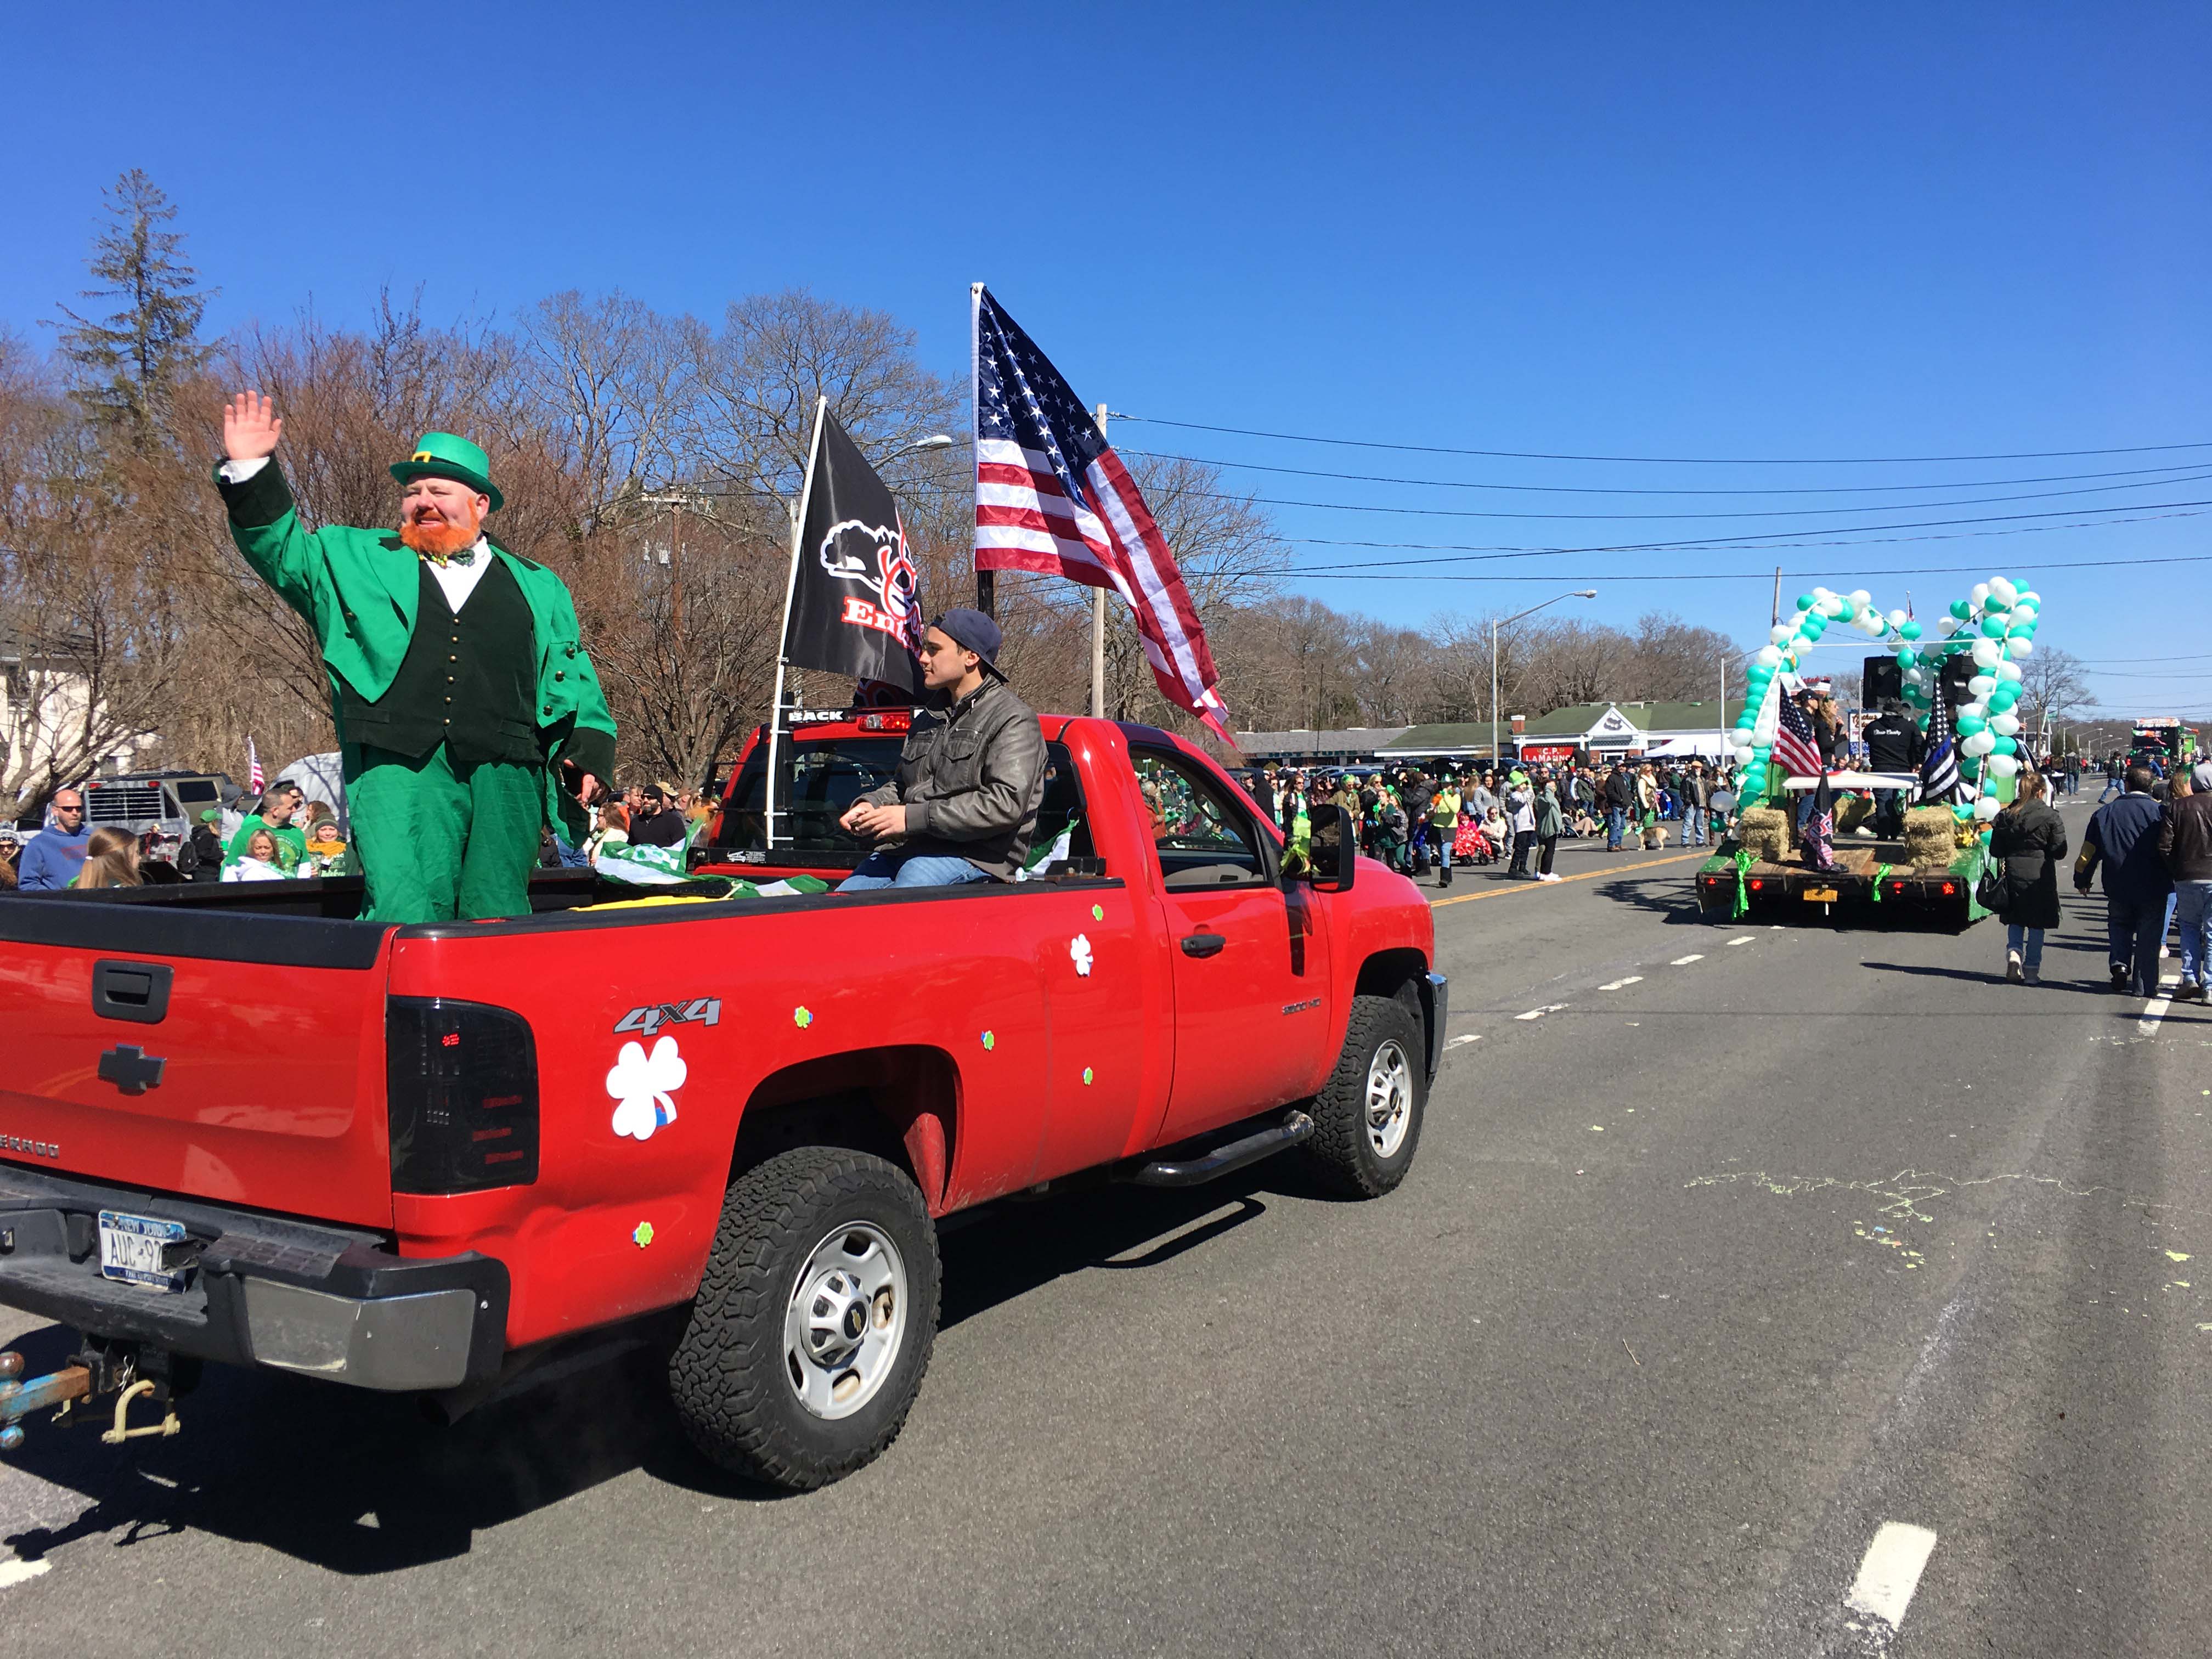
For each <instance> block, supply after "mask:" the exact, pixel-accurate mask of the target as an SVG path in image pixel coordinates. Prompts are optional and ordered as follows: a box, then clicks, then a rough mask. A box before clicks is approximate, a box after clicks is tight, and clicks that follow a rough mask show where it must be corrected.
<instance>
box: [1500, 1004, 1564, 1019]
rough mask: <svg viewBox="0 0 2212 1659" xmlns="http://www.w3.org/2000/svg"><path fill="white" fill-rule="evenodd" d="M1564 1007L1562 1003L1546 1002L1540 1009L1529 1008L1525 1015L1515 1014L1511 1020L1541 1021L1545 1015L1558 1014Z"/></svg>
mask: <svg viewBox="0 0 2212 1659" xmlns="http://www.w3.org/2000/svg"><path fill="white" fill-rule="evenodd" d="M1565 1006H1567V1005H1566V1004H1565V1003H1564V1002H1547V1003H1546V1004H1545V1005H1544V1006H1542V1007H1541V1008H1531V1009H1530V1010H1529V1011H1528V1012H1527V1013H1525V1014H1516V1015H1514V1016H1513V1018H1516V1019H1541V1018H1543V1017H1544V1016H1545V1015H1547V1014H1556V1013H1558V1012H1559V1010H1560V1009H1562V1008H1564V1007H1565Z"/></svg>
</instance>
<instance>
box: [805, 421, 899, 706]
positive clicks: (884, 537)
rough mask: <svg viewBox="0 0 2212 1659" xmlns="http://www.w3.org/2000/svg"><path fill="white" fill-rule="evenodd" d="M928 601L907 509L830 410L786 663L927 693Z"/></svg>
mask: <svg viewBox="0 0 2212 1659" xmlns="http://www.w3.org/2000/svg"><path fill="white" fill-rule="evenodd" d="M921 630H922V617H921V595H920V593H919V592H916V589H915V572H914V558H913V556H912V555H911V554H910V553H909V552H908V549H907V544H906V526H905V525H904V524H903V523H902V521H901V520H900V518H899V510H898V503H897V502H896V501H893V500H892V499H891V492H890V489H889V488H888V487H887V486H886V485H885V484H884V481H883V480H882V479H881V478H879V477H877V476H876V473H875V469H874V468H872V467H871V466H870V465H868V463H867V461H866V459H864V458H863V457H862V456H861V454H860V447H859V446H858V445H856V444H854V441H852V439H850V438H849V437H848V436H846V435H845V428H843V427H842V426H840V425H838V424H837V421H836V416H833V415H831V414H830V413H829V410H827V409H826V408H825V409H823V410H822V412H821V418H820V420H819V421H818V422H817V425H816V427H815V432H814V448H813V453H812V454H811V456H810V458H809V459H808V463H807V485H806V512H805V522H804V524H803V525H802V526H801V527H800V530H799V553H798V557H797V559H796V561H795V562H793V568H792V573H791V598H790V601H789V604H788V605H787V608H786V610H785V612H784V619H783V660H784V661H785V662H787V663H789V664H791V665H793V666H794V667H798V668H819V669H822V670H824V671H827V672H829V673H832V674H844V675H848V676H850V677H851V678H854V679H856V680H859V681H860V682H861V683H862V690H864V691H871V688H870V687H869V685H868V682H871V681H872V682H875V683H876V688H877V689H875V690H872V692H871V695H873V696H876V697H878V699H879V700H883V701H905V702H915V701H918V700H919V699H920V697H921V660H920V658H919V656H918V654H917V653H919V651H920V649H921Z"/></svg>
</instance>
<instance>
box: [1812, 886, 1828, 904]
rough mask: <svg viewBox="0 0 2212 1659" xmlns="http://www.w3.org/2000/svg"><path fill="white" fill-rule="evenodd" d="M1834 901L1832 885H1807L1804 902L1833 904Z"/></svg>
mask: <svg viewBox="0 0 2212 1659" xmlns="http://www.w3.org/2000/svg"><path fill="white" fill-rule="evenodd" d="M1805 902H1806V903H1808V904H1833V903H1834V902H1836V890H1835V889H1834V888H1832V887H1808V888H1807V889H1806V890H1805Z"/></svg>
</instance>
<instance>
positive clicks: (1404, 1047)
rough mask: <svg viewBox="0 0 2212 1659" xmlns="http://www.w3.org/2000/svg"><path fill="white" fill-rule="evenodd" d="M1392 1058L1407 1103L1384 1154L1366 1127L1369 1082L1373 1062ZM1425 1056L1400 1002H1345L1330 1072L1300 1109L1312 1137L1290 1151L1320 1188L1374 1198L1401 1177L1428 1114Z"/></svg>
mask: <svg viewBox="0 0 2212 1659" xmlns="http://www.w3.org/2000/svg"><path fill="white" fill-rule="evenodd" d="M1393 1053H1395V1055H1396V1056H1397V1058H1398V1059H1399V1060H1401V1062H1402V1065H1403V1068H1404V1073H1403V1075H1404V1088H1405V1090H1406V1093H1407V1099H1406V1103H1405V1120H1404V1123H1403V1127H1402V1129H1401V1131H1400V1133H1399V1134H1398V1136H1397V1138H1396V1143H1395V1146H1391V1147H1390V1150H1389V1152H1388V1154H1387V1155H1386V1154H1385V1153H1384V1152H1383V1151H1382V1150H1381V1149H1379V1148H1378V1147H1377V1146H1376V1134H1375V1133H1374V1126H1373V1125H1372V1124H1371V1123H1370V1113H1369V1079H1370V1074H1371V1073H1373V1072H1374V1071H1375V1069H1376V1065H1377V1063H1378V1060H1384V1059H1385V1057H1386V1056H1388V1055H1389V1054H1393ZM1427 1054H1428V1051H1427V1048H1426V1047H1425V1043H1424V1041H1423V1036H1422V1031H1421V1021H1420V1017H1419V1015H1418V1014H1417V1013H1416V1012H1414V1011H1413V1008H1411V1007H1409V1006H1407V1004H1406V1003H1405V1002H1404V1001H1403V1000H1401V999H1399V998H1396V997H1376V996H1361V997H1354V998H1353V999H1352V1018H1351V1020H1350V1022H1349V1023H1348V1024H1346V1028H1345V1033H1344V1050H1343V1052H1342V1053H1341V1054H1339V1055H1338V1056H1337V1059H1336V1070H1335V1071H1334V1072H1333V1073H1331V1074H1330V1076H1329V1079H1328V1085H1327V1086H1326V1087H1324V1088H1323V1089H1322V1091H1321V1092H1320V1093H1319V1094H1317V1095H1316V1096H1315V1097H1314V1098H1313V1101H1312V1103H1310V1105H1308V1106H1307V1108H1306V1112H1307V1114H1308V1115H1310V1117H1311V1118H1312V1119H1313V1121H1314V1133H1313V1138H1312V1139H1310V1140H1308V1141H1307V1142H1306V1143H1305V1145H1304V1146H1301V1147H1300V1148H1299V1149H1298V1150H1299V1152H1300V1153H1301V1154H1302V1155H1303V1156H1304V1160H1305V1165H1306V1168H1307V1170H1309V1171H1310V1173H1311V1174H1312V1175H1313V1176H1314V1177H1315V1179H1316V1181H1318V1182H1320V1183H1321V1184H1322V1186H1323V1187H1326V1188H1328V1190H1329V1191H1331V1192H1333V1193H1336V1194H1340V1195H1341V1196H1343V1197H1346V1198H1380V1197H1381V1196H1382V1195H1383V1194H1385V1193H1387V1192H1389V1191H1390V1190H1391V1189H1392V1188H1395V1187H1396V1186H1397V1184H1398V1183H1399V1182H1401V1181H1403V1180H1404V1179H1405V1178H1406V1171H1407V1170H1408V1169H1410V1168H1412V1167H1413V1152H1414V1149H1415V1148H1416V1147H1417V1146H1419V1144H1420V1139H1421V1119H1422V1117H1423V1115H1425V1112H1426V1110H1427V1108H1428V1102H1429V1073H1428V1058H1427ZM1386 1063H1387V1062H1386ZM1386 1138H1387V1137H1386Z"/></svg>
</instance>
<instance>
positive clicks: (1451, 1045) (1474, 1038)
mask: <svg viewBox="0 0 2212 1659" xmlns="http://www.w3.org/2000/svg"><path fill="white" fill-rule="evenodd" d="M1481 1041H1482V1033H1481V1032H1480V1031H1476V1032H1473V1033H1471V1034H1469V1035H1468V1036H1455V1037H1454V1038H1453V1039H1452V1040H1451V1041H1450V1042H1447V1043H1446V1044H1444V1052H1445V1053H1446V1054H1449V1053H1450V1052H1451V1051H1452V1050H1453V1049H1455V1048H1465V1047H1467V1045H1468V1043H1470V1042H1481Z"/></svg>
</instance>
